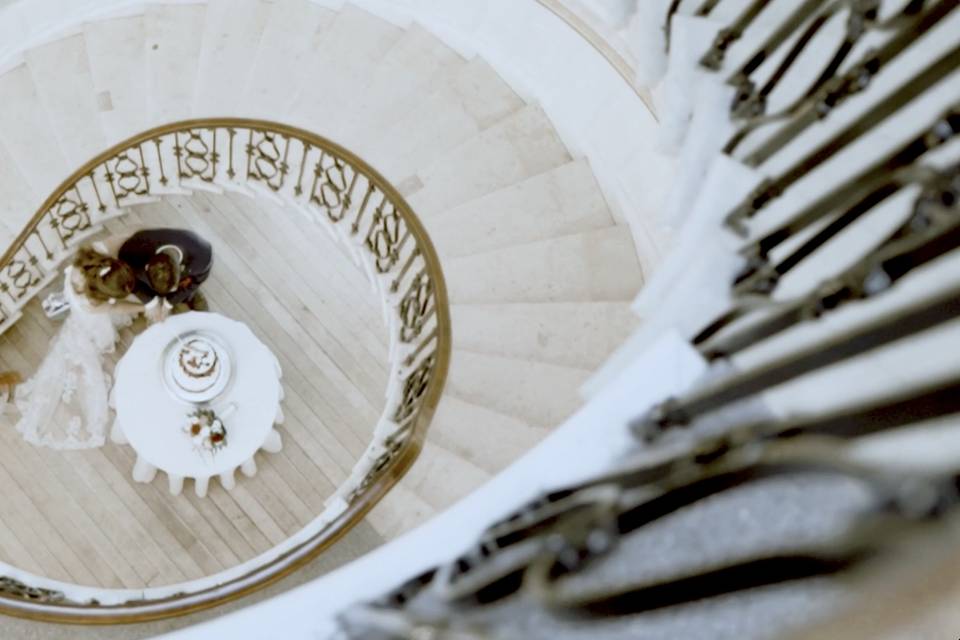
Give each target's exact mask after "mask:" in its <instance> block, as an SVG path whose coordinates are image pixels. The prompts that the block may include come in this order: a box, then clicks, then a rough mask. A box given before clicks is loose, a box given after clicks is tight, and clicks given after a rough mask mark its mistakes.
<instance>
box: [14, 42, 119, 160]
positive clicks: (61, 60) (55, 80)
mask: <svg viewBox="0 0 960 640" xmlns="http://www.w3.org/2000/svg"><path fill="white" fill-rule="evenodd" d="M24 57H25V59H26V61H27V68H28V69H29V70H30V75H31V76H32V77H33V82H34V86H35V87H36V88H37V94H38V96H39V98H40V102H41V103H42V104H43V107H44V110H45V112H46V115H47V122H48V123H49V126H50V127H51V128H52V129H53V132H54V134H55V135H56V137H57V140H58V141H59V143H60V148H61V149H62V150H63V153H64V155H65V156H66V158H67V161H68V162H69V163H70V165H71V167H77V166H80V165H81V164H83V163H84V162H86V161H88V160H90V159H91V158H93V157H94V156H95V155H97V154H98V153H100V152H101V151H103V149H104V147H105V146H106V145H105V144H104V142H105V140H104V136H103V131H102V129H101V128H100V127H99V126H97V124H96V123H98V122H99V120H100V119H99V118H98V117H97V113H98V110H99V109H98V106H97V99H96V93H95V91H94V85H93V78H92V76H91V73H90V62H89V57H88V55H87V47H86V43H85V39H84V36H83V34H77V35H74V36H70V37H68V38H64V39H62V40H57V41H54V42H51V43H50V44H47V45H44V46H41V47H37V48H35V49H31V50H30V51H28V52H26V54H24Z"/></svg>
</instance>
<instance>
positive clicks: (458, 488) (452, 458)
mask: <svg viewBox="0 0 960 640" xmlns="http://www.w3.org/2000/svg"><path fill="white" fill-rule="evenodd" d="M475 426H476V427H479V425H475ZM480 428H482V427H480ZM484 439H485V438H484V436H483V434H481V433H477V441H478V442H477V448H480V447H482V446H483V445H482V442H483V440H484ZM490 475H491V474H490V473H488V472H487V471H484V470H483V469H481V468H480V467H479V466H477V465H475V464H473V463H472V462H470V461H468V460H466V459H464V458H462V457H461V456H459V455H456V454H455V453H452V452H450V451H448V450H447V449H445V448H444V447H442V446H439V445H437V444H435V443H433V442H430V441H428V442H426V443H424V445H423V450H422V451H420V455H419V456H417V461H416V462H415V463H414V465H413V467H411V468H410V471H408V472H407V475H406V476H405V477H404V479H403V484H404V486H405V487H407V488H408V489H410V490H411V491H413V492H414V493H416V495H417V496H418V497H419V498H420V499H422V500H423V501H424V502H426V503H427V504H428V505H430V506H431V507H432V508H433V509H435V510H437V511H438V512H439V511H442V510H444V509H446V508H447V507H449V506H450V505H452V504H453V503H455V502H456V501H457V500H460V499H462V498H465V497H467V495H469V493H470V491H472V490H474V489H477V488H479V487H480V486H482V485H483V483H484V482H486V481H487V480H489V479H490ZM437 478H443V481H442V482H437Z"/></svg>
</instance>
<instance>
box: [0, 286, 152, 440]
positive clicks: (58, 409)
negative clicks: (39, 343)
mask: <svg viewBox="0 0 960 640" xmlns="http://www.w3.org/2000/svg"><path fill="white" fill-rule="evenodd" d="M64 275H65V279H64V286H63V293H64V296H66V298H67V300H69V301H70V314H69V315H68V316H67V319H66V320H65V321H64V323H63V325H62V326H61V328H60V331H59V332H58V333H57V335H56V337H54V339H53V343H52V344H51V345H50V350H49V351H48V352H47V355H46V357H44V359H43V363H42V364H41V365H40V368H39V369H38V370H37V372H36V373H35V374H34V375H33V377H31V378H30V379H29V380H27V381H26V382H25V383H24V384H23V385H21V386H20V387H18V389H17V395H16V400H15V404H16V406H17V408H18V409H19V411H20V420H19V422H17V431H19V432H20V434H21V435H22V436H23V437H24V439H26V440H27V441H28V442H31V443H33V444H37V445H43V446H47V447H52V448H54V449H89V448H92V447H99V446H102V445H103V444H104V442H106V435H107V430H108V428H109V422H110V408H109V403H108V396H109V392H110V386H111V377H110V375H109V374H107V373H105V372H104V370H103V359H104V354H106V353H110V352H112V351H113V350H114V348H115V346H116V342H117V337H118V335H117V330H118V328H119V327H121V326H124V325H127V324H130V322H131V321H132V319H133V316H132V314H118V313H110V312H108V311H105V310H101V311H99V312H98V310H97V309H95V308H94V306H93V305H92V304H91V303H90V300H89V299H87V298H86V297H85V296H83V295H81V294H78V293H77V292H76V291H75V290H74V287H73V283H72V282H73V267H67V269H66V271H65V274H64Z"/></svg>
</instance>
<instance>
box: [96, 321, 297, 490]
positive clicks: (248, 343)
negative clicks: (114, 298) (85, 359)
mask: <svg viewBox="0 0 960 640" xmlns="http://www.w3.org/2000/svg"><path fill="white" fill-rule="evenodd" d="M191 331H203V332H206V333H208V334H212V335H214V336H216V338H218V339H219V341H220V342H221V343H222V344H223V345H224V347H226V349H227V350H228V352H229V353H230V356H231V363H232V375H231V380H230V383H229V384H228V386H227V387H226V388H225V389H224V391H223V392H222V393H221V394H220V395H219V396H218V397H217V398H215V399H214V400H213V401H211V402H210V403H205V404H204V405H196V404H193V403H190V402H186V401H184V400H181V399H179V398H177V397H175V396H174V395H173V394H171V393H170V392H169V391H168V390H167V387H166V385H165V383H164V381H163V363H162V362H161V360H162V358H163V354H164V353H165V352H166V350H167V348H168V347H169V346H170V345H171V343H173V342H174V341H176V339H177V336H180V335H183V334H185V333H188V332H191ZM280 376H281V370H280V364H279V363H278V362H277V359H276V357H275V356H274V355H273V353H272V352H271V351H270V349H268V348H267V346H266V345H264V344H263V343H262V342H261V341H260V340H259V339H258V338H257V337H256V336H255V335H254V334H253V332H252V331H250V329H249V328H248V327H247V326H246V325H245V324H243V323H242V322H237V321H236V320H231V319H230V318H226V317H224V316H221V315H219V314H216V313H207V312H189V313H184V314H180V315H175V316H171V317H169V318H167V319H166V320H164V321H163V322H160V323H158V324H155V325H153V326H151V327H150V328H148V329H147V330H146V331H144V332H143V333H141V334H140V335H139V336H137V338H136V339H135V340H134V341H133V344H132V345H131V346H130V348H129V349H128V350H127V352H126V353H125V354H124V356H123V357H122V358H121V359H120V361H119V362H118V363H117V367H116V370H115V372H114V380H115V382H114V386H113V391H112V393H111V403H112V405H113V407H114V409H115V410H116V414H117V415H116V421H115V422H114V427H113V430H112V431H111V439H112V440H113V441H114V442H117V443H120V444H129V445H130V446H132V447H133V449H134V450H135V451H136V453H137V462H136V464H135V466H134V470H133V478H134V480H136V481H137V482H150V481H152V480H153V478H154V476H155V475H156V472H157V470H158V469H160V470H162V471H165V472H166V473H167V475H168V476H169V483H170V491H171V492H172V493H174V494H179V493H180V491H181V490H182V488H183V480H184V478H193V479H194V480H195V483H196V484H195V490H196V493H197V495H198V496H201V497H203V496H205V495H206V492H207V485H208V483H209V480H210V478H212V477H213V476H218V477H219V478H220V482H221V483H222V484H223V486H224V488H226V489H231V488H233V486H234V473H235V471H236V470H237V468H240V469H241V470H242V471H243V473H244V474H245V475H248V476H250V475H253V474H254V473H256V463H255V462H254V458H253V457H254V454H255V453H256V452H257V451H258V450H260V449H261V448H262V449H265V450H267V451H270V452H277V451H279V450H280V449H281V446H282V444H281V440H280V434H279V433H277V431H276V430H275V429H274V425H275V424H280V423H281V422H283V413H282V411H281V409H280V401H281V399H282V397H283V389H282V387H281V386H280ZM200 406H203V407H206V408H210V409H213V410H214V411H216V412H217V413H218V414H221V415H223V416H224V418H223V420H224V424H225V425H226V428H227V444H226V445H225V446H224V447H223V448H221V449H219V450H217V451H215V452H211V451H208V450H205V449H199V448H197V447H195V446H194V444H193V441H192V440H191V438H190V436H189V435H188V434H186V433H184V430H183V429H184V425H185V423H186V420H187V415H188V414H189V413H191V412H192V411H193V410H195V409H197V408H198V407H200ZM228 408H229V409H228Z"/></svg>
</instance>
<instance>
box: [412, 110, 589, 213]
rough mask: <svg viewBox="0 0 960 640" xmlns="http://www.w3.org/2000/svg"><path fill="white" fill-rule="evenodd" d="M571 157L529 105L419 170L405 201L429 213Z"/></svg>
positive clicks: (545, 120)
mask: <svg viewBox="0 0 960 640" xmlns="http://www.w3.org/2000/svg"><path fill="white" fill-rule="evenodd" d="M570 159H571V158H570V153H569V152H568V151H567V148H566V147H565V146H564V145H563V142H561V141H560V137H559V136H558V135H557V132H556V131H555V130H554V128H553V125H552V124H551V123H550V120H549V119H548V118H547V116H546V114H545V113H544V112H543V110H542V109H541V108H540V107H539V106H537V105H528V106H526V107H524V108H523V109H521V110H519V111H517V112H516V113H514V114H512V115H510V116H508V117H506V118H504V119H503V120H502V121H501V122H499V123H497V124H496V125H494V126H492V127H490V128H489V129H487V130H485V131H483V132H482V133H480V134H479V135H477V136H475V137H474V138H472V139H471V140H468V141H466V142H464V143H463V144H461V145H459V146H458V147H457V148H455V149H452V150H450V151H448V152H447V153H445V154H443V155H442V156H440V157H438V158H436V159H435V160H434V161H433V162H432V163H431V164H430V165H427V166H425V167H421V168H419V169H418V170H417V172H416V176H415V180H416V188H415V189H414V190H413V191H412V192H411V193H412V195H410V196H409V197H408V199H409V201H410V204H411V205H412V206H413V207H414V210H416V211H420V212H421V215H423V216H430V215H434V214H436V213H438V212H440V211H443V210H445V209H448V208H450V207H453V206H456V205H458V204H462V203H464V202H468V201H470V200H473V199H474V198H478V197H480V196H482V195H485V194H487V193H490V192H491V191H496V190H497V189H502V188H504V187H507V186H510V185H512V184H514V183H517V182H520V181H521V180H525V179H527V178H529V177H532V176H535V175H537V174H539V173H543V172H544V171H549V170H550V169H554V168H556V167H558V166H560V165H562V164H564V163H566V162H569V161H570ZM421 185H422V186H421Z"/></svg>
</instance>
